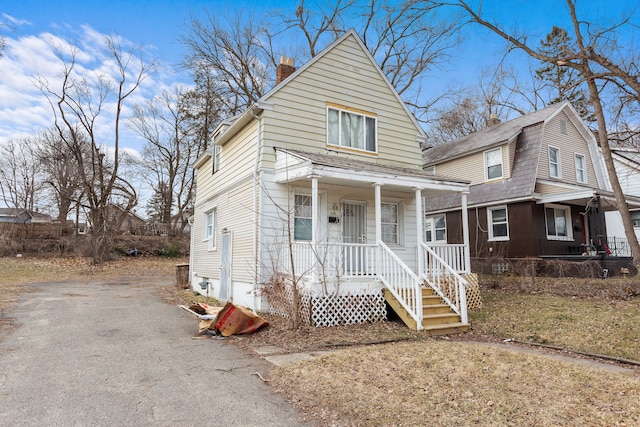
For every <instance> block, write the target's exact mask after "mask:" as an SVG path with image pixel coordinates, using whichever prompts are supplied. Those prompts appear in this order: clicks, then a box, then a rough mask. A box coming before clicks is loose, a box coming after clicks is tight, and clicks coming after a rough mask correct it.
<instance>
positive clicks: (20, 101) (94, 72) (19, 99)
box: [0, 15, 184, 152]
mask: <svg viewBox="0 0 640 427" xmlns="http://www.w3.org/2000/svg"><path fill="white" fill-rule="evenodd" d="M3 16H5V19H7V20H8V19H9V18H11V22H14V21H15V22H16V24H18V23H19V24H20V25H26V24H27V21H20V20H18V19H15V18H13V17H8V16H7V15H3ZM53 31H54V32H43V33H39V34H30V35H26V36H22V37H17V36H16V37H10V36H5V39H6V42H7V46H6V50H5V52H4V55H3V56H2V57H1V58H0V69H1V70H2V78H1V79H0V144H3V143H5V142H6V141H8V140H10V139H18V138H22V137H25V136H30V135H34V134H36V133H37V132H38V131H40V130H42V129H44V128H47V127H49V126H51V125H52V124H53V113H52V109H51V105H50V104H49V101H48V100H47V98H46V97H45V96H44V95H43V93H42V92H41V91H40V89H39V88H38V87H37V85H36V83H37V81H42V82H46V84H47V86H48V87H49V88H51V90H54V91H59V90H60V88H61V86H62V71H63V65H64V64H63V62H62V60H61V58H60V57H61V56H62V57H63V58H65V59H66V60H67V63H68V61H69V59H70V54H71V52H73V53H74V55H75V56H74V59H75V71H76V72H77V73H78V75H79V76H81V77H83V78H86V79H87V81H88V82H89V83H96V82H97V81H98V79H99V78H100V77H109V76H116V77H117V64H115V62H114V60H113V58H112V57H111V56H110V55H109V52H108V51H107V49H106V44H105V41H106V38H107V37H108V36H109V35H107V34H102V33H100V32H98V31H96V30H94V29H93V28H91V27H90V26H88V25H84V26H82V27H80V28H70V27H69V26H65V25H61V26H56V27H55V29H54V30H53ZM114 37H116V38H117V40H118V42H119V43H120V44H121V46H122V49H123V51H125V52H126V51H128V50H131V49H133V52H134V53H135V52H136V49H137V47H136V46H135V45H133V44H132V43H131V42H130V41H128V40H126V39H123V38H121V37H119V36H114ZM76 40H77V42H76ZM138 50H142V49H138ZM143 52H144V51H143ZM146 53H148V51H147V52H146ZM143 59H144V60H145V61H148V60H150V59H151V58H150V57H149V58H143ZM139 63H140V59H139V58H138V57H134V58H132V59H131V61H130V63H129V65H130V67H131V74H130V75H127V78H128V81H129V82H131V83H133V81H134V79H135V70H136V66H138V64H139ZM180 80H184V78H182V79H181V78H180V76H178V75H176V74H175V72H174V71H173V70H171V67H169V66H168V65H166V64H160V67H159V71H158V72H157V73H156V74H154V75H151V76H148V77H147V78H146V79H145V80H144V81H143V82H142V84H141V85H140V87H139V88H138V89H137V90H136V91H135V92H134V93H133V94H132V95H131V96H130V98H128V99H127V100H126V104H125V106H124V109H123V117H122V121H121V126H120V141H121V146H122V147H123V148H130V149H131V150H132V151H134V152H138V151H140V150H141V148H142V141H141V140H140V139H139V138H138V137H137V136H136V135H135V134H133V132H132V131H131V130H130V129H129V128H128V127H127V126H126V114H127V113H128V112H129V111H131V108H132V107H133V105H134V104H135V103H142V102H144V100H145V99H150V98H153V97H154V96H155V95H157V94H158V93H160V92H161V91H162V90H164V89H166V88H170V87H172V86H175V85H176V84H181V83H180ZM103 107H104V109H103V111H102V112H101V114H100V116H99V120H98V121H97V123H96V130H97V134H98V138H99V140H100V141H101V142H103V143H104V144H107V145H112V144H113V141H114V133H113V132H114V117H115V103H114V102H112V100H111V99H109V100H107V102H105V104H104V106H103Z"/></svg>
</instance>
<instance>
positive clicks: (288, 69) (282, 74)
mask: <svg viewBox="0 0 640 427" xmlns="http://www.w3.org/2000/svg"><path fill="white" fill-rule="evenodd" d="M295 71H296V67H294V66H293V59H291V58H287V57H286V56H281V57H280V65H278V67H277V68H276V84H277V85H279V84H280V83H282V81H283V80H285V79H286V78H287V77H289V76H290V75H291V74H293V73H294V72H295Z"/></svg>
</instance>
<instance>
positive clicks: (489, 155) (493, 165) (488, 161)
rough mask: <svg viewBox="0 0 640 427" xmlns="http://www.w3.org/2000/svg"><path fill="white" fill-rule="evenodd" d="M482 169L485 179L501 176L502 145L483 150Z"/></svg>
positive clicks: (489, 179)
mask: <svg viewBox="0 0 640 427" xmlns="http://www.w3.org/2000/svg"><path fill="white" fill-rule="evenodd" d="M484 170H485V179H486V180H487V181H491V180H494V179H500V178H502V176H503V173H502V170H503V159H502V147H498V148H496V149H493V150H489V151H485V152H484Z"/></svg>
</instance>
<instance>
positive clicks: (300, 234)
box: [293, 194, 313, 241]
mask: <svg viewBox="0 0 640 427" xmlns="http://www.w3.org/2000/svg"><path fill="white" fill-rule="evenodd" d="M294 198H295V202H294V210H293V240H301V241H310V240H311V231H312V229H311V226H312V222H313V218H312V207H311V196H310V195H308V194H296V195H295V196H294Z"/></svg>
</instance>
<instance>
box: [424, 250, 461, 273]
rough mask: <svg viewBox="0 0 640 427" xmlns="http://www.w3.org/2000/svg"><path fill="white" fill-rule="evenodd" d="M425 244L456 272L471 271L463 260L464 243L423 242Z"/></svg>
mask: <svg viewBox="0 0 640 427" xmlns="http://www.w3.org/2000/svg"><path fill="white" fill-rule="evenodd" d="M425 245H426V246H427V247H429V248H431V250H432V251H434V252H435V253H436V254H437V255H438V256H439V257H440V258H442V259H443V260H444V262H445V263H446V264H447V265H449V266H450V267H451V268H453V269H454V270H455V271H457V272H458V274H464V273H471V267H470V266H469V265H467V262H466V261H465V256H464V251H465V245H464V244H463V243H454V244H449V243H425Z"/></svg>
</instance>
